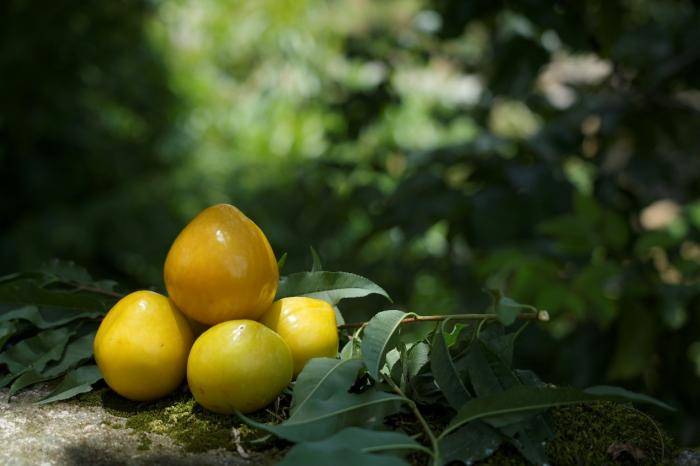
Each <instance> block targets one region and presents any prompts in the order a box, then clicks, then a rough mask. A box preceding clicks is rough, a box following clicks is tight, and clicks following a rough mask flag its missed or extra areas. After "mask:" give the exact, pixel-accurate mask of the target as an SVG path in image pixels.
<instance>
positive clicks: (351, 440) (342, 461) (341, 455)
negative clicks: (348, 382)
mask: <svg viewBox="0 0 700 466" xmlns="http://www.w3.org/2000/svg"><path fill="white" fill-rule="evenodd" d="M407 450H420V451H425V447H423V446H421V445H419V444H418V443H417V442H416V441H415V440H413V439H412V438H411V437H409V436H408V435H406V434H404V433H402V432H381V431H376V430H367V429H359V428H357V427H348V428H347V429H343V430H341V431H340V432H338V433H336V434H334V435H332V436H330V437H328V438H326V439H324V440H320V441H316V442H304V443H300V444H298V445H296V446H295V447H293V448H292V449H291V450H290V451H289V453H287V455H286V456H285V457H284V459H283V460H282V462H280V463H279V465H280V466H293V465H302V464H303V465H305V466H315V465H319V466H328V465H333V466H357V465H360V464H361V465H363V466H364V465H377V466H384V465H387V466H394V465H396V466H399V465H401V466H408V463H407V462H405V461H403V460H401V459H399V458H397V457H394V456H388V455H378V454H377V453H385V452H403V451H407Z"/></svg>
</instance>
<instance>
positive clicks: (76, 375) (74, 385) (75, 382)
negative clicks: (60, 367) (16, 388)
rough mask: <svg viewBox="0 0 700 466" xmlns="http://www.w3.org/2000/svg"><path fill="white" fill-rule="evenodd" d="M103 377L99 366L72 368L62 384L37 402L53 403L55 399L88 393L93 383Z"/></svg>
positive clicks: (64, 398) (65, 398) (41, 403)
mask: <svg viewBox="0 0 700 466" xmlns="http://www.w3.org/2000/svg"><path fill="white" fill-rule="evenodd" d="M101 379H102V374H101V373H100V370H99V369H98V368H97V366H94V365H92V366H83V367H79V368H77V369H75V370H72V371H71V372H69V373H68V374H66V376H65V377H64V378H63V380H62V381H61V383H60V384H58V386H57V387H56V388H55V389H53V391H52V392H51V393H49V394H48V395H46V397H44V398H42V399H41V400H39V401H37V402H36V404H40V405H43V404H46V403H53V402H54V401H60V400H67V399H68V398H72V397H74V396H75V395H79V394H81V393H87V392H89V391H90V390H92V384H94V383H95V382H97V381H98V380H101Z"/></svg>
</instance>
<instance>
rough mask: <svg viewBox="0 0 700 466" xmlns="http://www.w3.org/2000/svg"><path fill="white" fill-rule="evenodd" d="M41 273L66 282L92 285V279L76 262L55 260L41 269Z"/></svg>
mask: <svg viewBox="0 0 700 466" xmlns="http://www.w3.org/2000/svg"><path fill="white" fill-rule="evenodd" d="M39 272H41V273H45V274H48V275H51V276H53V277H55V278H56V279H57V280H60V281H64V282H76V283H90V282H92V281H93V279H92V277H91V276H90V274H89V273H88V271H87V270H85V269H84V268H83V267H80V266H79V265H77V264H76V263H75V262H71V261H62V260H59V259H53V260H51V261H49V262H48V263H46V264H43V265H42V266H41V267H40V268H39Z"/></svg>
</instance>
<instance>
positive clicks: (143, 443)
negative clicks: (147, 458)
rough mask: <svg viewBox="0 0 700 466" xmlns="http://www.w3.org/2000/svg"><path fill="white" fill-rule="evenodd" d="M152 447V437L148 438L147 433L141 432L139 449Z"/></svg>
mask: <svg viewBox="0 0 700 466" xmlns="http://www.w3.org/2000/svg"><path fill="white" fill-rule="evenodd" d="M150 448H151V439H150V438H148V435H146V434H145V433H141V435H140V436H139V445H138V447H137V449H138V450H149V449H150Z"/></svg>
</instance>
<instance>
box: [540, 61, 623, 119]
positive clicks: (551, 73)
mask: <svg viewBox="0 0 700 466" xmlns="http://www.w3.org/2000/svg"><path fill="white" fill-rule="evenodd" d="M611 72H612V64H611V63H610V62H609V61H607V60H603V59H601V58H600V57H598V56H597V55H594V54H579V55H569V54H567V53H565V52H557V53H555V54H554V56H553V59H552V61H551V62H550V63H549V64H548V65H547V66H546V67H545V68H544V70H543V71H542V73H541V74H540V76H539V78H538V79H537V87H538V88H539V90H540V91H541V92H542V93H543V94H544V95H545V97H547V100H549V102H550V103H551V104H552V105H553V106H554V107H556V108H560V109H565V108H567V107H570V106H571V105H573V104H574V102H576V98H577V94H576V91H575V89H574V88H573V86H576V85H581V84H589V85H590V84H598V83H600V82H601V81H603V80H604V79H605V78H607V77H608V76H609V75H610V73H611Z"/></svg>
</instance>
